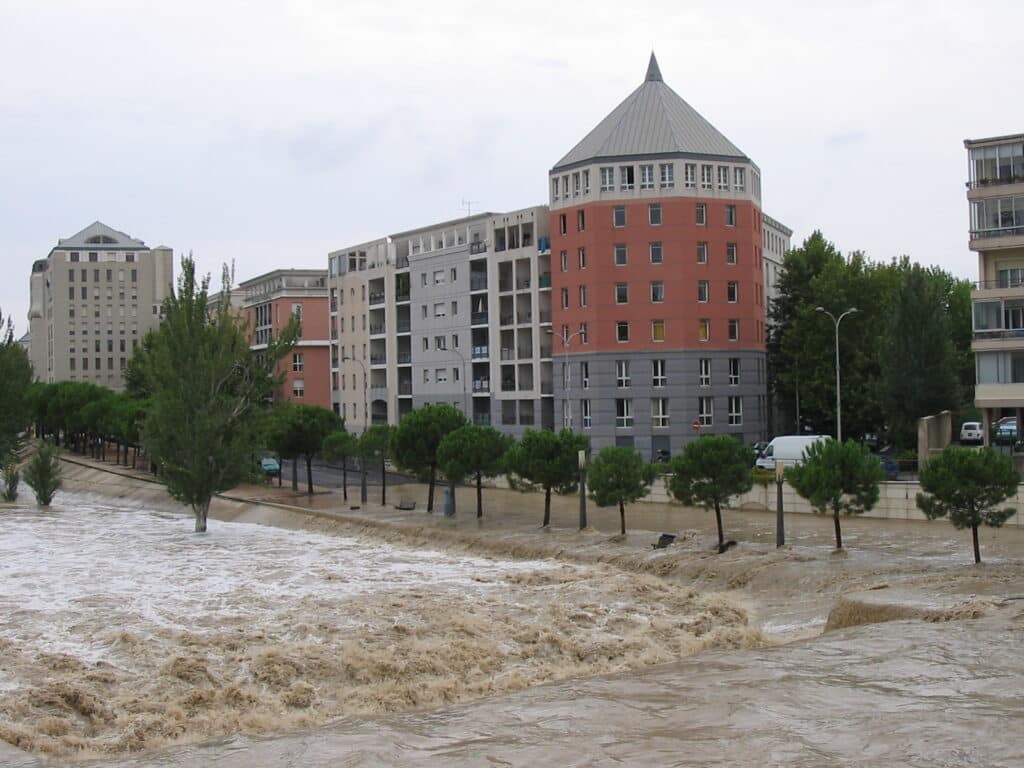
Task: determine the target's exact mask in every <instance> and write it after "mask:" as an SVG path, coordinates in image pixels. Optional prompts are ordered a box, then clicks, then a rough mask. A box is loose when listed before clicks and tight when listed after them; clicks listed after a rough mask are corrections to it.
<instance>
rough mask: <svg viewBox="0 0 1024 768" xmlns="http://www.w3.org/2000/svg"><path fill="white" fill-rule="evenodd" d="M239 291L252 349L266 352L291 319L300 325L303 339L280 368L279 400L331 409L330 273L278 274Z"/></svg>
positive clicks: (297, 271)
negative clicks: (293, 318)
mask: <svg viewBox="0 0 1024 768" xmlns="http://www.w3.org/2000/svg"><path fill="white" fill-rule="evenodd" d="M238 291H239V292H241V293H242V296H243V298H242V310H243V312H244V316H245V320H246V324H247V327H248V329H249V334H250V343H251V348H252V349H253V350H257V351H258V350H261V349H266V348H267V343H268V342H269V341H270V340H271V339H272V338H274V337H275V336H277V335H278V334H279V333H280V332H281V330H282V329H283V328H284V327H285V326H286V325H287V324H288V322H289V320H291V318H292V317H297V318H299V320H300V323H301V327H302V330H301V334H300V336H299V339H298V341H297V342H296V343H295V347H294V348H293V349H292V351H291V353H290V354H288V355H287V356H286V357H285V358H284V359H283V360H282V361H281V362H280V363H279V366H278V373H279V374H283V375H284V382H283V383H282V384H281V389H280V391H279V392H278V398H279V399H280V400H286V401H290V402H295V403H305V404H307V405H319V406H322V407H324V408H330V407H331V387H330V381H331V379H330V371H331V363H330V360H331V339H330V330H329V327H330V326H329V309H328V300H327V270H326V269H276V270H274V271H273V272H267V273H266V274H264V275H259V276H258V277H254V278H252V279H250V280H245V281H243V282H242V283H239V286H238ZM232 293H233V294H234V293H235V292H232Z"/></svg>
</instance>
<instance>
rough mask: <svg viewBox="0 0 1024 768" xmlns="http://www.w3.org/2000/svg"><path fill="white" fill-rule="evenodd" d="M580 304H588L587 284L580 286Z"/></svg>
mask: <svg viewBox="0 0 1024 768" xmlns="http://www.w3.org/2000/svg"><path fill="white" fill-rule="evenodd" d="M580 306H581V307H585V306H587V286H585V285H581V286H580Z"/></svg>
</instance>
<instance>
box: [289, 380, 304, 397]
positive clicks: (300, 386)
mask: <svg viewBox="0 0 1024 768" xmlns="http://www.w3.org/2000/svg"><path fill="white" fill-rule="evenodd" d="M305 396H306V382H305V380H304V379H295V381H293V382H292V397H294V398H298V399H301V398H303V397H305Z"/></svg>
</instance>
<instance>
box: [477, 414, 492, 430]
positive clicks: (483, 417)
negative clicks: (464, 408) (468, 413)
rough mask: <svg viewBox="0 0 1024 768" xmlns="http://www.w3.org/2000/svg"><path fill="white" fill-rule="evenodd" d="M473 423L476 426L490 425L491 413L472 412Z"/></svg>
mask: <svg viewBox="0 0 1024 768" xmlns="http://www.w3.org/2000/svg"><path fill="white" fill-rule="evenodd" d="M473 423H474V424H476V425H477V426H478V427H489V426H491V414H489V413H474V414H473Z"/></svg>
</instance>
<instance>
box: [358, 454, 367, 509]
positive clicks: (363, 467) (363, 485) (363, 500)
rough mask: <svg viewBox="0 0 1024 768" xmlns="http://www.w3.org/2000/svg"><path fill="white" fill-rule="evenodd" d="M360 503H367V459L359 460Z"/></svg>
mask: <svg viewBox="0 0 1024 768" xmlns="http://www.w3.org/2000/svg"><path fill="white" fill-rule="evenodd" d="M359 475H360V477H359V502H360V503H361V504H365V503H366V457H365V456H361V457H360V458H359Z"/></svg>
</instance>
